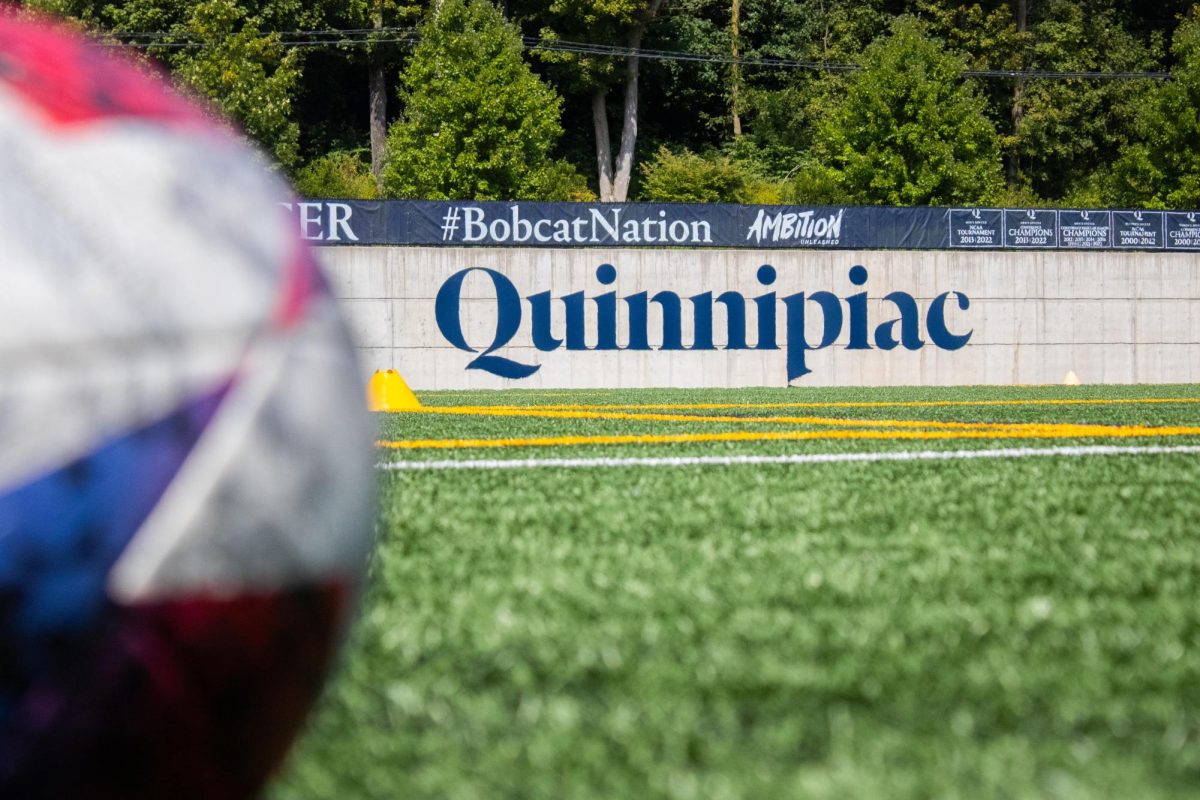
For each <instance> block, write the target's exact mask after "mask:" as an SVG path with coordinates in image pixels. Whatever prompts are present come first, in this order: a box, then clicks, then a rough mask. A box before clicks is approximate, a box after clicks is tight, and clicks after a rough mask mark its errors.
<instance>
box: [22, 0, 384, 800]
mask: <svg viewBox="0 0 1200 800" xmlns="http://www.w3.org/2000/svg"><path fill="white" fill-rule="evenodd" d="M286 200H287V191H286V189H285V187H284V186H283V185H282V184H281V183H280V182H279V181H278V180H276V179H274V178H271V177H270V176H269V173H268V171H267V170H266V168H265V167H264V166H263V164H262V163H261V162H260V161H259V160H258V159H257V157H256V156H255V155H254V154H253V153H252V151H251V150H250V149H249V148H248V147H247V146H245V145H244V144H242V143H240V141H239V140H238V139H237V138H236V137H235V136H233V135H232V134H230V133H229V132H227V131H226V130H225V129H224V128H222V127H221V126H219V125H218V124H216V123H214V122H213V121H211V120H210V119H209V118H208V117H206V115H205V114H203V113H201V112H200V111H199V110H197V109H196V108H195V107H193V106H192V105H191V104H189V103H187V102H185V101H183V100H181V99H179V98H178V97H177V96H175V95H174V94H172V93H171V92H170V90H168V89H166V88H165V86H164V85H163V84H162V83H161V82H159V81H158V80H157V79H156V78H153V77H150V76H148V75H146V74H144V72H143V71H142V70H141V68H138V67H134V66H131V65H130V64H128V63H125V62H124V61H121V60H119V59H117V58H116V57H114V56H113V55H112V54H111V53H109V52H105V51H104V50H103V49H101V48H100V47H98V46H92V45H89V44H86V43H84V42H82V41H81V40H80V39H78V38H76V37H75V36H73V35H70V34H67V33H64V32H63V31H61V30H58V29H55V28H53V27H49V26H47V25H46V24H44V23H36V22H30V21H27V20H25V21H22V20H21V19H18V18H17V17H15V16H14V15H12V14H5V13H3V12H0V797H3V798H6V800H15V799H17V798H26V797H46V798H51V797H53V798H81V799H82V798H94V797H105V798H108V797H111V798H122V800H129V799H130V798H157V799H161V800H165V799H166V798H170V799H171V800H180V798H204V800H221V799H222V798H243V797H248V796H252V795H253V794H254V793H256V792H257V791H258V790H259V789H260V788H261V786H262V783H263V781H264V780H265V777H266V775H267V774H268V773H269V771H270V770H271V769H272V768H273V767H274V766H275V765H276V764H277V763H278V761H279V760H280V758H281V757H282V755H283V753H284V751H285V750H286V748H287V745H288V744H289V743H290V741H291V739H292V737H293V736H294V735H295V732H296V729H297V728H298V726H299V725H300V723H301V721H302V719H303V717H304V714H305V712H306V711H307V709H308V707H309V705H310V703H311V702H312V700H313V699H314V697H315V695H316V693H317V691H318V690H319V688H320V685H321V682H322V679H323V677H324V675H325V671H326V669H327V667H328V666H329V663H330V659H331V656H332V654H333V652H334V650H335V649H336V645H337V642H338V640H339V638H340V635H341V633H342V631H343V628H344V625H345V622H346V619H347V615H348V612H349V610H350V608H351V606H352V604H353V601H354V599H355V594H356V590H357V586H358V581H359V579H360V576H361V570H362V567H363V564H364V561H365V556H366V550H367V547H368V546H369V527H370V519H369V517H370V505H371V492H372V485H373V480H372V474H371V469H372V468H371V463H370V462H371V458H370V456H371V449H370V430H369V422H368V420H367V414H366V413H365V410H364V409H363V407H362V406H363V401H362V397H361V391H360V384H359V376H358V372H357V369H356V366H355V364H354V361H353V351H352V349H351V345H350V343H349V341H348V339H347V336H346V334H345V332H344V328H343V326H342V323H341V321H340V319H339V317H338V314H337V311H336V309H335V307H334V303H333V301H332V299H331V298H330V296H329V294H328V292H327V291H326V288H325V284H324V282H323V279H322V277H321V275H320V273H319V272H318V270H317V269H316V268H315V267H314V264H313V261H312V258H311V255H310V254H309V252H308V251H307V250H306V249H305V248H304V246H303V245H302V243H301V242H300V241H299V240H298V238H297V236H296V233H295V232H294V230H293V227H292V226H291V225H290V224H289V222H288V219H287V216H286V211H285V210H284V208H283V207H282V205H281V203H282V202H284V201H286Z"/></svg>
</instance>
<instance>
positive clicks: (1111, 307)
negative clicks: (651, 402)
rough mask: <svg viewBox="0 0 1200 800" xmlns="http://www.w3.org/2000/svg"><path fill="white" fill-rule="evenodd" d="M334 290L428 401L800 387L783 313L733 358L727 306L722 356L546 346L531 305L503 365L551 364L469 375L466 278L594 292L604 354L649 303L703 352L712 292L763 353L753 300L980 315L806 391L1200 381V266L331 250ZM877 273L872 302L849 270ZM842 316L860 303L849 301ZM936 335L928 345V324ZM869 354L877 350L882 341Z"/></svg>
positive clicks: (1045, 255) (858, 355) (486, 323)
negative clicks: (700, 301) (902, 298)
mask: <svg viewBox="0 0 1200 800" xmlns="http://www.w3.org/2000/svg"><path fill="white" fill-rule="evenodd" d="M320 257H321V259H322V261H323V263H324V264H325V266H326V269H327V273H328V275H329V277H330V280H331V283H332V286H333V288H334V291H335V293H336V294H337V295H338V297H339V298H340V299H341V303H342V306H343V308H344V309H345V312H346V314H347V317H348V318H349V320H350V324H351V327H352V328H353V330H354V332H355V334H356V336H357V337H358V344H359V347H360V348H361V353H362V358H363V361H364V366H365V368H366V369H367V370H368V371H370V370H374V369H387V368H395V369H397V370H399V371H400V372H401V373H402V374H403V375H404V376H405V378H406V379H407V380H408V382H409V384H410V385H412V386H413V387H414V388H417V389H463V388H504V387H525V388H564V387H580V388H582V387H598V388H615V387H671V386H674V387H689V386H712V387H720V386H728V387H737V386H784V385H786V384H787V382H788V381H787V367H786V353H785V349H783V348H784V344H785V337H786V331H785V321H786V314H785V310H784V306H783V304H782V303H776V309H777V338H778V341H779V344H780V348H781V349H779V350H724V349H720V347H721V345H723V344H724V343H725V318H724V313H723V308H722V307H721V306H717V307H716V311H715V312H714V324H713V329H714V339H715V340H716V344H717V346H718V349H717V350H715V351H687V350H685V351H661V350H651V351H648V352H639V351H623V350H619V351H594V350H585V351H568V350H565V349H563V348H559V349H557V350H554V351H551V352H542V351H539V350H536V349H535V348H534V347H533V343H532V339H531V333H530V329H531V325H530V306H529V303H528V302H527V301H525V300H522V311H523V317H522V321H521V326H520V328H519V330H518V333H517V335H516V336H515V337H514V338H513V340H512V342H511V343H510V344H509V345H508V346H506V347H504V348H502V349H500V350H497V351H496V353H495V355H500V356H506V357H508V358H511V359H513V360H516V361H519V362H522V363H527V364H536V365H540V369H539V370H538V371H537V372H536V373H535V374H533V375H531V376H530V377H528V378H524V379H522V380H516V381H513V380H506V379H502V378H499V377H496V376H494V375H490V374H488V373H486V372H484V371H481V370H477V369H473V370H467V369H465V367H466V365H467V363H468V362H469V361H471V359H472V358H473V357H474V356H473V354H471V353H467V352H463V351H461V350H459V349H455V348H454V347H452V346H451V345H450V344H449V343H448V342H447V341H446V339H445V337H444V336H443V335H442V333H441V332H440V331H439V329H438V325H437V322H436V319H435V314H434V298H435V296H436V295H437V293H438V290H439V289H440V288H441V287H442V285H443V284H444V283H445V282H446V280H447V279H448V278H449V277H450V276H451V275H453V274H455V273H456V272H458V271H459V270H462V269H465V268H467V267H486V268H489V269H493V270H496V271H498V272H500V273H502V274H503V275H505V276H506V277H507V278H508V279H509V280H510V281H511V282H512V284H513V285H514V286H515V287H516V289H517V291H518V292H519V293H520V296H521V297H522V298H525V297H527V296H528V295H531V294H534V293H536V292H542V291H546V290H550V291H552V292H553V295H554V297H555V298H558V297H561V296H562V295H565V294H568V293H571V292H577V291H584V292H585V293H586V297H587V298H588V300H587V302H586V303H585V307H586V309H587V339H586V341H587V343H588V344H589V345H594V344H595V338H596V330H595V324H596V306H595V303H594V302H593V301H592V300H591V298H594V297H595V296H596V295H597V294H600V293H602V292H606V291H609V290H610V289H615V290H616V292H617V294H618V296H619V297H622V298H623V297H625V296H627V295H630V294H633V293H635V292H641V291H647V292H649V293H650V294H651V295H653V294H654V293H655V292H658V291H662V290H669V291H673V292H675V293H677V294H678V295H679V296H680V297H682V298H684V300H683V315H682V320H683V333H684V335H683V341H684V343H685V345H690V344H691V342H692V334H693V332H692V320H691V305H690V303H689V301H688V300H687V299H686V298H688V297H689V296H691V295H695V294H699V293H701V292H712V293H713V294H714V296H715V295H718V294H720V293H721V292H724V291H727V290H732V291H736V292H740V293H741V294H742V295H744V296H745V297H746V298H747V305H748V308H747V320H746V322H747V328H748V333H747V338H748V340H749V343H750V344H751V345H752V346H753V344H754V342H755V340H756V315H755V306H754V303H753V302H752V300H751V298H753V297H756V296H759V295H761V294H763V293H764V292H767V291H771V290H774V291H776V293H777V295H778V296H779V297H783V296H785V295H789V294H793V293H796V292H808V293H812V292H815V291H820V290H825V291H830V292H833V293H834V294H836V295H837V296H838V297H840V298H843V299H844V298H846V297H847V296H848V295H852V294H854V293H855V292H859V291H863V290H865V291H866V292H867V293H868V298H869V300H868V317H869V330H870V331H871V332H873V331H874V330H875V327H876V326H877V325H878V324H880V323H882V322H886V321H888V320H889V319H894V318H896V317H897V316H898V314H897V311H896V307H895V306H894V305H893V304H892V303H891V302H889V301H885V300H883V299H882V298H883V297H884V296H885V295H887V294H888V293H890V292H893V291H900V292H906V293H908V294H911V295H912V296H913V297H914V298H915V299H916V301H917V303H918V305H919V307H920V309H921V313H922V317H923V316H924V313H925V311H926V310H927V309H928V307H929V305H930V302H931V301H932V299H933V298H935V297H936V296H937V295H939V294H940V293H943V292H953V291H957V292H961V293H964V294H965V295H967V296H968V297H969V298H970V308H969V309H967V310H966V311H960V310H959V309H958V308H957V306H956V305H955V303H954V300H953V298H952V299H951V300H950V302H949V303H947V308H948V309H949V310H948V311H947V314H946V318H947V321H948V325H949V328H950V330H951V331H952V332H955V333H965V332H967V331H971V332H972V334H971V339H970V342H969V343H968V344H967V345H966V346H965V347H963V348H962V349H959V350H954V351H950V350H943V349H939V348H937V347H935V346H933V345H932V344H926V346H925V347H923V348H921V349H920V350H915V351H909V350H906V349H904V348H903V347H900V348H896V349H894V350H891V351H883V350H880V349H878V348H872V349H870V350H850V349H847V347H846V345H847V344H848V343H849V332H848V323H847V324H844V325H843V326H842V332H841V335H840V336H839V338H838V339H837V341H836V343H835V344H834V345H833V346H832V347H829V348H827V349H823V350H817V351H812V352H809V353H807V364H808V367H809V368H810V369H811V370H812V372H811V373H810V374H808V375H805V376H804V377H802V378H799V379H797V380H795V381H793V384H794V385H808V386H832V385H837V386H885V385H886V386H899V385H963V384H1040V383H1059V382H1061V381H1062V380H1063V377H1064V375H1065V374H1066V372H1067V371H1068V370H1073V371H1074V372H1076V373H1077V374H1078V376H1079V378H1080V379H1081V380H1082V381H1083V382H1085V383H1182V382H1200V256H1198V255H1196V254H1176V253H1157V254H1149V253H1121V252H1064V251H1053V252H1051V251H1036V252H1027V253H1022V252H966V251H937V252H914V251H903V252H896V251H886V252H885V251H865V252H855V251H813V250H803V251H754V250H650V249H638V250H634V249H625V250H617V249H614V250H601V249H592V250H586V249H565V250H532V249H529V250H523V249H470V248H390V247H330V248H323V249H322V250H321V251H320ZM602 263H609V264H613V265H614V266H615V267H616V269H617V273H618V277H617V280H616V283H615V284H614V285H613V286H611V287H606V286H602V285H601V284H600V283H599V281H598V280H597V279H596V275H595V271H596V267H597V266H598V265H600V264H602ZM762 264H771V265H773V266H774V267H775V268H776V270H777V272H778V279H777V280H776V281H775V284H774V285H773V286H771V287H769V288H767V287H763V286H762V285H760V284H759V282H758V281H757V280H756V278H755V274H756V271H757V269H758V268H759V266H760V265H762ZM856 264H861V265H864V266H865V267H866V268H867V270H868V271H869V276H870V277H869V280H868V281H867V283H866V285H865V286H864V287H862V288H861V289H860V288H859V287H856V286H854V285H852V284H851V282H850V280H849V277H848V271H849V269H850V267H852V266H853V265H856ZM462 298H463V299H462V302H461V309H462V312H461V316H462V321H463V331H464V334H465V336H466V340H467V342H468V343H469V344H471V345H472V346H476V347H479V348H482V347H486V345H487V344H488V343H490V342H491V340H492V337H493V336H494V334H495V330H496V313H497V312H496V290H495V288H494V287H493V285H492V282H491V281H490V280H489V279H488V278H487V276H486V275H484V274H482V273H473V274H472V275H471V276H469V277H468V278H467V279H466V281H465V282H464V284H463V293H462ZM617 307H618V315H619V323H618V341H619V343H620V344H621V345H624V344H626V343H627V334H626V333H625V331H624V328H625V327H626V325H627V311H626V304H625V303H624V301H619V302H618V303H617ZM650 307H651V313H650V324H649V329H650V331H651V344H652V345H653V346H658V345H659V344H661V341H660V336H659V335H656V334H657V333H658V331H659V329H660V328H661V321H660V319H661V318H660V316H659V313H658V309H657V306H656V305H655V304H651V305H650ZM808 307H811V308H812V311H811V313H808V314H806V326H805V328H806V332H807V333H806V335H807V337H808V340H809V341H811V342H816V341H817V340H819V339H820V335H821V327H820V326H821V318H822V315H821V313H820V310H819V309H817V308H816V307H815V306H814V305H813V304H812V303H811V302H810V303H809V304H808ZM553 308H554V318H553V333H554V335H555V336H557V337H560V338H561V337H562V336H563V335H564V329H565V321H564V306H563V303H562V302H561V301H558V300H555V302H554V306H553ZM842 308H843V310H845V309H846V304H845V302H844V301H843V303H842ZM922 336H923V338H925V339H926V340H927V341H928V338H929V337H928V336H927V335H926V332H925V330H924V324H923V323H922ZM872 343H874V340H873V337H872Z"/></svg>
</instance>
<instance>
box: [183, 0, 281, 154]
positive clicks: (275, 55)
mask: <svg viewBox="0 0 1200 800" xmlns="http://www.w3.org/2000/svg"><path fill="white" fill-rule="evenodd" d="M185 27H186V29H187V32H188V33H189V34H190V35H191V36H192V37H193V38H194V39H195V40H197V41H199V42H201V43H202V44H203V46H202V47H200V48H197V49H196V50H195V51H194V52H188V53H186V54H184V55H180V56H176V57H175V63H176V69H175V74H176V75H177V76H178V77H179V78H180V79H181V80H182V81H183V82H184V83H185V84H186V85H187V86H189V87H190V88H192V89H193V90H195V91H196V92H198V93H200V94H202V95H204V96H205V97H208V98H209V99H211V100H212V101H213V102H215V103H216V104H217V105H218V106H219V107H220V108H221V110H222V111H224V112H225V113H226V114H228V115H229V116H230V117H232V118H233V119H235V120H237V121H238V122H239V123H240V124H241V125H242V127H243V128H244V129H245V132H246V134H247V135H248V136H250V138H252V139H254V140H255V141H257V142H259V143H260V144H261V145H262V146H263V147H265V148H266V149H267V150H268V152H270V153H271V155H273V156H274V157H275V160H276V161H278V162H279V163H280V164H282V165H283V166H285V167H290V166H292V165H294V164H295V163H296V160H297V157H298V155H299V142H300V128H299V126H298V125H297V124H296V122H295V120H294V119H293V114H292V98H293V97H294V96H295V93H296V89H297V84H298V82H299V80H300V65H299V51H297V50H284V49H283V48H282V47H281V45H280V43H279V35H278V34H266V35H264V34H262V33H261V32H260V30H259V28H258V21H257V20H256V19H254V18H247V17H246V14H245V10H244V9H242V8H241V7H239V6H238V5H237V4H236V3H235V2H234V0H205V2H202V3H198V4H195V5H194V6H193V8H192V9H191V13H190V14H189V16H188V20H187V22H186V23H185Z"/></svg>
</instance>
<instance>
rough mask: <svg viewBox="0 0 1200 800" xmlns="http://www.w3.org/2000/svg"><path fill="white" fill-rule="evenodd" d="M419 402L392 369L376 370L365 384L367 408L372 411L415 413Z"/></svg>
mask: <svg viewBox="0 0 1200 800" xmlns="http://www.w3.org/2000/svg"><path fill="white" fill-rule="evenodd" d="M420 407H421V401H420V400H418V399H417V396H416V395H415V394H413V392H412V389H409V388H408V384H407V383H405V382H404V378H401V377H400V373H399V372H396V370H394V369H389V370H382V369H381V370H376V371H375V374H374V375H372V376H371V381H370V383H368V384H367V408H369V409H371V410H372V411H415V410H417V409H419V408H420Z"/></svg>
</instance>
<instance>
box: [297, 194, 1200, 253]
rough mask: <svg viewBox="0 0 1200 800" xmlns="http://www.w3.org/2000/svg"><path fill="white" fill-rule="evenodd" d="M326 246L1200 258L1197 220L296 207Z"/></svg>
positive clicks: (866, 211) (560, 207) (648, 208)
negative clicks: (1106, 253)
mask: <svg viewBox="0 0 1200 800" xmlns="http://www.w3.org/2000/svg"><path fill="white" fill-rule="evenodd" d="M288 208H289V210H290V211H291V213H292V214H293V215H294V217H295V219H296V223H297V225H298V226H299V228H300V232H301V234H302V235H303V236H304V237H305V238H306V239H309V240H310V241H313V242H320V243H322V244H326V245H426V246H428V245H449V246H464V245H466V246H482V247H559V248H561V247H614V246H616V247H686V248H697V247H714V248H731V247H737V248H755V249H762V248H828V249H845V250H953V249H985V250H1023V249H1037V250H1056V249H1061V250H1200V213H1198V212H1188V211H1113V210H1053V209H992V208H881V207H864V206H736V205H689V204H682V203H532V202H531V203H526V202H472V201H453V202H441V201H415V200H385V201H372V200H304V201H299V202H296V203H293V204H290V205H289V206H288Z"/></svg>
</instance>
